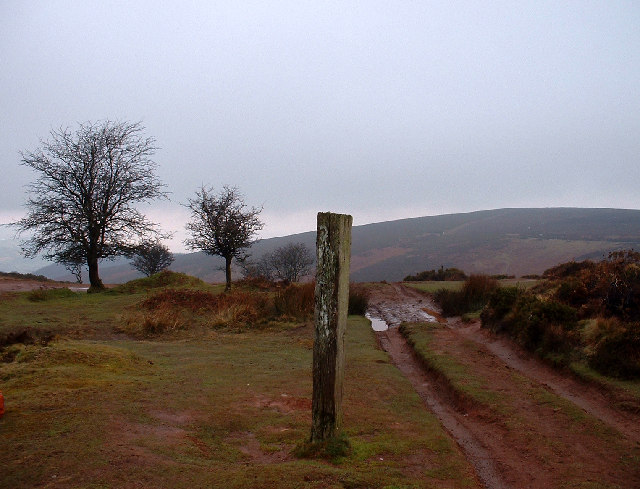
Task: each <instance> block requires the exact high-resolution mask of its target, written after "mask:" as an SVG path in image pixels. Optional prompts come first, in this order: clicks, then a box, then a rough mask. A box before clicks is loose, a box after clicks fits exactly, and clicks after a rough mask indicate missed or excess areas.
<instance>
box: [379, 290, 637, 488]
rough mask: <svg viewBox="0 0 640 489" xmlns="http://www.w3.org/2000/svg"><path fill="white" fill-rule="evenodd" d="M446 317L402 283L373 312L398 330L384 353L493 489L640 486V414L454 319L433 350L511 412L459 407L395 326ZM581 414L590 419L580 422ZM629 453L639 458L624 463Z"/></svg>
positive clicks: (384, 340)
mask: <svg viewBox="0 0 640 489" xmlns="http://www.w3.org/2000/svg"><path fill="white" fill-rule="evenodd" d="M425 309H426V310H427V311H429V312H430V313H431V314H427V312H425ZM436 310H437V308H436V306H435V305H434V304H433V302H432V301H431V300H430V298H429V297H428V296H426V295H423V294H421V293H420V292H418V291H416V290H414V289H410V288H407V287H404V286H402V285H400V284H393V285H389V286H384V287H380V288H376V289H375V290H374V292H373V294H372V297H371V305H370V314H371V315H372V316H377V317H379V318H381V319H384V320H385V321H387V323H388V324H389V325H390V326H392V327H391V328H390V329H389V330H388V331H385V332H381V333H378V338H379V341H380V344H381V346H382V347H383V348H384V349H385V350H386V351H387V352H388V353H389V354H390V356H391V358H392V359H393V362H394V364H395V365H396V366H397V367H398V368H399V369H400V370H401V371H402V372H403V374H404V375H405V376H406V377H407V378H408V379H409V381H410V382H411V383H412V385H413V386H414V388H415V389H416V391H417V392H418V394H419V395H420V396H421V398H422V399H423V400H424V402H425V404H426V405H427V407H428V408H429V409H430V410H431V411H433V412H434V413H435V414H436V416H438V418H439V419H440V421H441V423H442V424H443V426H444V427H445V428H446V429H447V430H448V431H449V433H450V434H451V435H452V436H453V438H455V439H456V441H457V442H458V444H459V445H460V447H461V448H462V450H463V451H464V453H465V455H466V456H467V458H468V459H469V461H470V462H471V463H472V464H473V465H474V467H475V468H476V471H477V474H478V478H479V479H480V480H481V481H482V482H483V483H484V484H485V486H486V487H490V488H494V487H495V488H503V487H512V488H520V487H528V488H547V487H561V486H562V485H563V484H564V483H566V482H567V481H568V480H574V479H575V481H576V484H578V483H580V484H582V483H584V484H585V486H584V487H590V486H589V485H588V484H591V483H593V484H594V486H593V487H599V486H597V484H598V483H605V484H607V485H606V487H640V469H639V468H638V466H639V465H640V464H638V461H637V457H638V455H639V454H640V416H638V415H634V414H632V413H627V412H624V411H621V410H618V409H615V408H614V407H612V405H611V400H610V398H608V397H606V396H605V395H604V394H603V393H602V392H600V391H599V390H598V389H596V388H595V387H591V386H586V385H584V384H582V383H580V382H578V381H577V380H575V379H573V378H571V377H568V376H565V375H562V374H561V373H559V372H557V371H555V370H553V369H551V368H549V367H547V366H546V365H544V364H542V363H541V362H539V361H538V360H536V359H535V358H533V357H531V356H530V355H527V354H526V353H524V352H522V351H519V350H518V349H517V348H516V347H515V346H514V345H512V344H511V343H510V342H508V341H506V340H504V339H499V338H495V337H494V336H492V335H490V334H489V333H488V332H486V331H484V330H481V329H480V327H479V324H478V323H477V322H476V323H472V324H470V325H467V324H463V323H462V322H460V321H459V320H450V321H446V324H447V327H446V328H439V329H437V330H436V332H435V333H434V339H433V348H436V349H437V350H438V353H441V354H443V355H448V356H450V357H453V358H455V359H456V360H457V361H459V362H460V363H461V364H465V365H467V367H468V368H469V369H471V371H473V372H474V375H477V376H478V377H480V378H482V379H484V381H486V383H487V387H486V388H487V391H489V392H493V393H495V395H496V396H498V398H499V399H505V400H506V401H504V403H505V405H506V406H508V407H507V408H504V407H503V408H502V409H503V410H504V411H505V412H502V411H500V410H499V409H497V408H490V407H487V406H484V405H477V406H473V405H472V406H469V405H463V404H461V403H460V402H458V401H459V400H456V399H455V398H454V397H453V396H452V395H451V392H450V389H448V388H447V386H446V385H444V384H443V382H442V379H437V378H434V376H433V375H432V374H430V373H429V372H427V371H425V369H424V368H423V367H422V364H421V363H420V361H419V360H418V359H417V358H416V357H415V355H414V352H413V350H412V348H411V347H410V346H409V345H408V344H407V343H406V340H405V339H404V338H403V337H402V335H401V334H400V333H399V332H398V330H397V329H396V328H395V326H398V325H399V324H400V323H401V322H416V321H433V322H435V316H437V312H436ZM439 319H440V322H443V323H444V322H445V321H444V320H443V319H442V318H439ZM548 391H552V392H553V393H555V394H557V395H558V396H560V397H561V398H563V399H564V400H566V401H569V402H567V403H566V406H562V407H561V408H559V407H558V404H557V402H555V401H552V400H551V401H550V400H548V399H547V397H548V395H547V394H545V392H548ZM562 402H564V401H562ZM570 403H571V404H570ZM573 405H576V406H579V408H580V409H577V408H575V407H572V406H573ZM581 410H584V412H586V413H588V414H589V415H590V416H587V415H584V414H582V415H580V412H581ZM567 413H569V414H567ZM571 416H574V417H576V418H577V419H578V420H579V421H572V418H571ZM591 416H593V417H594V418H597V420H600V422H601V423H600V422H599V421H597V420H596V419H593V418H591ZM583 418H584V419H583ZM609 445H610V446H609ZM627 453H628V454H629V457H630V458H629V460H628V461H623V462H620V460H619V459H621V458H624V456H625V454H627ZM621 454H622V455H621ZM570 478H571V479H570ZM578 481H579V482H578ZM575 487H582V486H581V485H576V486H575Z"/></svg>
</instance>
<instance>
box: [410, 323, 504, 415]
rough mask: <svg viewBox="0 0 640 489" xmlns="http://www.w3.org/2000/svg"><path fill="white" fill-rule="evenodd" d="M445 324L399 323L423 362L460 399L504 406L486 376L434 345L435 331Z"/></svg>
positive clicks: (469, 402) (498, 406)
mask: <svg viewBox="0 0 640 489" xmlns="http://www.w3.org/2000/svg"><path fill="white" fill-rule="evenodd" d="M443 327H444V326H442V325H440V324H437V323H416V324H407V323H404V324H402V325H401V326H400V332H401V333H402V335H403V336H404V337H405V338H406V339H407V341H408V342H409V344H410V345H411V346H412V347H413V348H414V350H415V351H416V353H417V354H418V356H419V358H420V359H421V360H422V362H423V363H424V365H425V366H426V367H427V368H428V369H429V370H431V371H432V372H434V373H436V374H437V375H438V376H439V377H440V379H441V381H443V382H445V383H446V384H447V386H448V387H449V389H451V390H452V391H453V392H454V393H455V396H456V397H457V398H458V400H459V401H460V402H462V403H463V404H467V405H472V404H482V405H485V406H487V407H493V408H495V409H500V410H501V408H502V407H503V406H504V403H502V404H499V403H498V401H499V400H500V398H501V395H500V394H499V393H496V392H492V391H490V390H489V389H488V384H487V382H486V380H485V379H482V378H481V377H479V376H477V375H474V373H473V369H472V368H471V367H469V366H466V365H464V364H462V363H460V362H459V361H457V360H456V359H455V358H454V357H452V356H451V355H448V354H446V353H444V352H440V351H437V350H436V349H434V348H433V347H432V342H433V335H434V332H435V331H436V330H437V329H441V328H443Z"/></svg>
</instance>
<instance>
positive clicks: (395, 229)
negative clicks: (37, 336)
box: [37, 208, 640, 283]
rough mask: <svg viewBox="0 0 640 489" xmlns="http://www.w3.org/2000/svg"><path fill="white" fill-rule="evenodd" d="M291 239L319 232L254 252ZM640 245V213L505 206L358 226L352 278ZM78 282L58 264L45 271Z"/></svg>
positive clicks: (496, 266) (127, 271) (513, 268)
mask: <svg viewBox="0 0 640 489" xmlns="http://www.w3.org/2000/svg"><path fill="white" fill-rule="evenodd" d="M288 242H303V243H305V244H307V245H308V246H309V247H310V248H312V249H313V248H314V247H315V232H307V233H301V234H295V235H291V236H285V237H279V238H271V239H265V240H263V241H260V242H259V243H257V244H256V245H254V246H253V248H252V249H251V253H252V255H253V256H256V257H258V256H261V255H262V254H263V253H266V252H269V251H271V250H273V249H275V248H277V247H279V246H282V245H283V244H286V243H288ZM623 248H636V249H638V248H640V210H625V209H584V208H546V209H497V210H487V211H477V212H470V213H461V214H447V215H440V216H428V217H418V218H411V219H401V220H397V221H388V222H381V223H375V224H366V225H364V226H355V227H354V228H353V245H352V262H351V276H352V279H353V280H354V281H379V280H388V281H397V280H401V279H402V278H403V277H405V276H406V275H409V274H413V273H416V272H418V271H421V270H425V269H433V268H439V267H440V266H444V267H445V268H446V267H458V268H462V269H463V270H465V271H466V272H482V273H489V274H498V273H500V274H509V275H516V276H521V275H524V274H531V273H541V272H542V271H544V270H545V269H547V268H549V267H551V266H553V265H556V264H558V263H560V262H563V261H568V260H572V259H576V260H583V259H586V258H595V259H597V258H600V257H602V256H603V255H604V254H606V253H607V252H608V251H610V250H614V249H623ZM222 265H223V261H222V260H221V259H219V258H217V257H209V256H206V255H204V254H202V253H189V254H178V255H176V260H175V262H174V264H173V266H172V267H171V268H172V270H176V271H180V272H185V273H188V274H190V275H195V276H197V277H200V278H202V279H204V280H206V281H212V282H215V281H222V280H223V279H224V276H223V272H222V271H221V270H220V267H221V266H222ZM37 273H40V274H43V275H46V276H48V277H51V278H54V279H70V276H69V275H68V274H66V273H65V271H64V269H61V268H60V267H56V266H55V265H50V266H48V267H44V268H42V269H40V270H38V271H37ZM101 276H102V277H103V280H104V281H105V283H120V282H124V281H126V280H129V279H131V278H133V277H136V276H138V274H137V273H136V272H135V271H134V270H131V268H130V267H129V266H128V265H127V263H126V262H125V261H116V262H103V263H102V264H101Z"/></svg>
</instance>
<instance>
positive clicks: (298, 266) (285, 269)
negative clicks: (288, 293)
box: [269, 243, 315, 282]
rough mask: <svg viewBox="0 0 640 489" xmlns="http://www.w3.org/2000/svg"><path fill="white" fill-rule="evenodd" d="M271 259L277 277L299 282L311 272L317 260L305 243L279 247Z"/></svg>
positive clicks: (286, 280)
mask: <svg viewBox="0 0 640 489" xmlns="http://www.w3.org/2000/svg"><path fill="white" fill-rule="evenodd" d="M269 261H270V263H271V267H272V269H273V274H274V275H275V276H276V277H277V278H279V279H280V280H284V281H285V282H297V281H298V280H299V279H300V278H301V277H303V276H304V275H307V274H308V273H309V272H311V269H312V266H313V263H314V261H315V260H314V258H313V255H312V254H311V251H309V248H307V246H306V245H305V244H304V243H289V244H286V245H284V246H281V247H280V248H277V249H276V250H275V251H274V252H273V253H272V254H271V258H270V260H269Z"/></svg>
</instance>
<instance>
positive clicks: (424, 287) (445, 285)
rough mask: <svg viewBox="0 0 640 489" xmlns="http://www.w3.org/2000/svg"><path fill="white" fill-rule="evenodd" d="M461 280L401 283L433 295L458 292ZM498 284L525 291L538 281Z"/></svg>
mask: <svg viewBox="0 0 640 489" xmlns="http://www.w3.org/2000/svg"><path fill="white" fill-rule="evenodd" d="M463 283H464V281H463V280H450V281H444V282H443V281H428V282H403V284H404V285H406V286H407V287H413V288H414V289H417V290H420V291H422V292H428V293H431V294H433V293H434V292H437V291H438V290H440V289H446V290H460V289H461V288H462V284H463ZM498 283H499V284H500V285H501V286H502V287H514V286H518V287H523V288H525V289H529V288H531V287H533V286H534V285H535V284H536V283H538V280H532V279H517V278H516V279H506V280H499V281H498Z"/></svg>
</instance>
